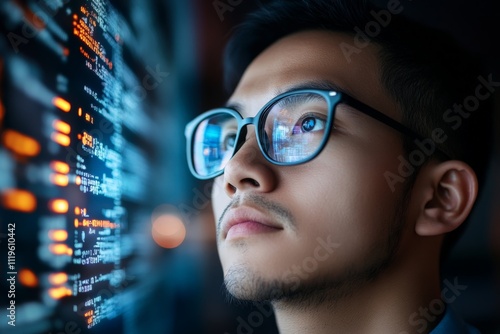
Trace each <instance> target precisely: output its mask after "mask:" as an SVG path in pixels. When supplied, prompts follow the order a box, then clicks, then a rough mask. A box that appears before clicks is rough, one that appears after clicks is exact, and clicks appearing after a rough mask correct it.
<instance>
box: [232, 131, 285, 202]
mask: <svg viewBox="0 0 500 334" xmlns="http://www.w3.org/2000/svg"><path fill="white" fill-rule="evenodd" d="M249 136H250V138H248V139H247V140H246V141H245V142H244V143H243V144H242V145H241V147H240V148H239V150H238V151H237V152H236V154H235V155H234V156H233V157H232V158H231V160H229V161H228V163H227V164H226V166H225V168H224V190H225V192H226V194H227V195H228V196H229V197H231V198H232V197H233V196H234V195H235V194H236V193H237V192H245V191H253V192H262V193H267V192H271V191H273V190H274V189H275V188H276V185H277V181H278V180H277V175H276V170H275V169H276V168H277V166H274V165H272V164H271V163H270V162H269V161H267V160H266V158H265V157H264V156H263V155H262V153H261V152H260V150H259V146H258V143H257V139H256V137H255V133H254V132H253V133H252V134H251V135H249Z"/></svg>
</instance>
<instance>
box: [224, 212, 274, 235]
mask: <svg viewBox="0 0 500 334" xmlns="http://www.w3.org/2000/svg"><path fill="white" fill-rule="evenodd" d="M281 230H283V227H282V226H281V225H280V224H278V223H275V222H274V221H272V220H271V219H269V218H268V217H266V215H264V214H263V213H262V212H260V211H258V210H256V209H253V208H250V207H238V208H235V209H232V210H231V211H229V212H227V214H226V217H224V220H223V221H222V238H223V239H225V240H234V239H239V238H246V237H250V236H252V235H257V234H268V233H276V232H279V231H281Z"/></svg>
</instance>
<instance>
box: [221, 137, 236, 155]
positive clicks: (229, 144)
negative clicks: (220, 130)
mask: <svg viewBox="0 0 500 334" xmlns="http://www.w3.org/2000/svg"><path fill="white" fill-rule="evenodd" d="M234 145H236V133H231V134H227V135H226V136H225V137H224V141H223V142H222V147H223V148H224V150H226V151H229V150H232V149H234Z"/></svg>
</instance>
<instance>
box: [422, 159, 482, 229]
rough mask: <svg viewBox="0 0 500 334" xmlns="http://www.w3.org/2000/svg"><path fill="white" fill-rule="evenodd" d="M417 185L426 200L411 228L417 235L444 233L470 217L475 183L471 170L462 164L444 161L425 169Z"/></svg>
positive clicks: (475, 179) (474, 194) (474, 198)
mask: <svg viewBox="0 0 500 334" xmlns="http://www.w3.org/2000/svg"><path fill="white" fill-rule="evenodd" d="M424 174H425V175H421V176H422V177H425V178H429V179H428V180H427V182H423V183H422V184H421V186H422V187H424V188H427V189H421V191H424V192H425V193H426V194H429V195H428V196H427V197H423V200H424V203H423V205H422V206H421V211H420V214H419V217H418V219H417V222H416V225H415V232H416V233H417V234H418V235H421V236H433V235H440V234H444V233H448V232H450V231H453V230H455V229H456V228H458V227H459V226H460V225H461V224H462V223H463V222H464V221H465V219H466V218H467V216H468V215H469V214H470V212H471V210H472V207H473V205H474V202H475V201H476V197H477V188H478V182H477V177H476V174H475V173H474V171H473V170H472V168H471V167H470V166H469V165H467V164H466V163H464V162H462V161H457V160H453V161H446V162H443V163H440V164H438V165H434V166H432V167H431V168H430V169H428V170H426V171H425V173H424Z"/></svg>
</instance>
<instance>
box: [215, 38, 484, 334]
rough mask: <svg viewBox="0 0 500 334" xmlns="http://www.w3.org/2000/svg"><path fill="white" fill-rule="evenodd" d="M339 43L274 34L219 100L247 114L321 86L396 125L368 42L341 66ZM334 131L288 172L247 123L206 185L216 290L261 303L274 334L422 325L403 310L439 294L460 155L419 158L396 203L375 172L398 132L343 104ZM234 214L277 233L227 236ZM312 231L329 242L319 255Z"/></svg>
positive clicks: (460, 184) (383, 167) (398, 146)
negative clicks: (299, 88) (242, 137)
mask: <svg viewBox="0 0 500 334" xmlns="http://www.w3.org/2000/svg"><path fill="white" fill-rule="evenodd" d="M341 42H347V43H352V37H351V36H349V35H344V34H340V33H335V32H328V31H304V32H299V33H295V34H292V35H289V36H286V37H284V38H282V39H281V40H279V41H277V42H275V43H274V44H272V45H271V46H270V47H268V48H267V49H266V50H264V51H263V52H262V53H261V54H260V55H259V56H258V57H257V58H256V59H254V61H253V62H252V63H251V64H250V65H249V66H248V68H247V70H246V71H245V73H244V75H243V77H242V78H241V80H240V83H239V85H238V86H237V88H236V90H235V91H234V93H233V95H232V96H231V98H230V99H229V104H230V105H232V104H237V105H238V106H240V108H241V110H240V113H241V114H242V116H243V117H252V116H254V115H255V114H256V113H257V112H258V111H259V110H260V108H262V106H263V105H264V104H265V103H266V102H267V101H269V100H270V99H272V98H273V97H274V96H276V95H277V93H278V92H279V91H283V90H286V89H288V88H290V87H293V86H296V85H304V84H305V83H310V82H318V81H328V82H331V83H332V84H334V85H336V86H338V87H339V88H340V89H342V90H344V91H346V92H348V93H349V94H350V95H351V96H353V97H355V98H357V99H358V100H360V101H362V102H364V103H365V104H368V105H370V106H372V107H373V108H375V109H377V110H379V111H381V112H383V113H385V114H386V115H388V116H390V117H392V118H393V119H395V120H398V121H399V120H400V119H401V113H400V111H399V109H398V106H397V104H396V103H395V102H394V100H393V99H392V98H391V97H390V96H389V94H388V93H387V92H386V90H385V88H384V87H383V85H382V84H381V82H380V79H379V78H380V70H379V68H380V63H379V60H378V59H377V51H378V47H377V46H375V45H369V46H368V47H367V48H365V49H363V51H362V52H361V53H359V54H357V55H356V56H355V57H352V61H351V62H350V63H348V62H347V60H346V58H345V57H344V56H343V54H342V52H341V49H340V48H339V44H340V43H341ZM336 126H337V128H336V130H335V131H333V132H332V134H331V136H330V138H329V141H328V143H327V145H326V147H325V148H324V150H323V151H322V152H321V153H320V155H319V156H318V157H316V158H315V159H314V160H312V161H310V162H308V163H305V164H302V165H297V166H287V167H281V166H276V165H273V164H271V163H269V162H268V161H267V160H266V159H265V158H264V157H263V156H262V154H261V153H260V152H259V149H258V145H257V142H256V138H255V134H254V129H253V127H252V126H250V127H248V134H247V139H246V141H245V143H244V145H243V146H242V147H241V149H240V150H239V151H238V152H237V153H236V154H235V156H234V157H233V158H232V159H231V160H230V161H229V162H228V164H227V166H226V168H225V172H224V174H223V175H222V176H220V177H218V178H217V179H216V181H215V184H214V190H213V207H214V213H215V218H216V222H217V244H218V251H219V255H220V259H221V263H222V267H223V270H224V275H225V282H226V286H227V289H228V291H229V292H230V293H231V294H232V295H234V296H235V297H236V298H240V299H245V300H257V301H263V300H271V302H272V304H273V307H274V309H275V313H276V318H277V322H278V326H279V329H280V332H282V333H333V332H335V333H337V332H338V333H400V332H402V331H407V332H408V333H413V332H416V330H417V329H421V328H422V327H415V325H414V324H413V325H412V324H410V322H409V317H410V315H411V314H412V313H414V312H416V311H418V310H419V307H428V305H429V303H430V301H431V300H433V299H435V298H439V297H440V282H439V251H440V246H441V243H442V239H443V235H444V234H445V233H447V232H449V231H451V230H453V229H455V228H456V227H458V226H459V225H460V224H461V223H462V222H463V220H465V218H466V217H467V215H468V213H469V212H470V209H471V207H472V204H473V202H474V200H475V196H476V194H477V181H476V179H475V175H474V173H473V171H472V170H471V169H470V167H468V166H467V165H466V164H464V163H462V162H459V161H448V162H445V163H437V162H430V163H428V164H427V165H425V166H424V167H423V168H422V170H421V171H420V172H419V174H418V176H417V178H416V180H415V185H414V186H413V188H412V190H411V193H409V196H410V197H409V198H410V200H409V201H408V202H405V201H404V199H403V198H404V194H405V187H403V186H400V187H397V188H396V191H394V192H393V191H391V189H390V187H389V186H388V184H387V181H386V179H385V178H384V177H383V175H384V172H385V171H396V170H397V168H398V164H399V161H398V159H397V157H398V156H399V155H401V154H403V147H402V141H401V135H400V134H399V132H397V131H395V130H393V129H391V128H390V127H388V126H386V125H384V124H383V123H380V122H378V121H377V120H374V119H372V118H370V117H369V116H366V115H364V114H362V113H361V112H358V111H356V110H354V109H352V108H349V107H345V106H344V107H339V108H338V111H337V116H336ZM238 210H239V212H240V213H241V212H244V213H245V214H247V215H248V214H249V215H251V216H252V217H255V220H257V221H258V220H265V221H266V223H270V224H272V225H273V226H276V227H279V228H277V229H274V230H272V231H270V232H266V233H253V234H252V233H250V234H245V235H242V236H238V237H236V238H227V237H226V236H227V235H226V233H225V230H224V228H223V226H224V224H226V223H227V221H228V220H229V219H230V218H231V215H234V214H235V212H238ZM221 216H223V217H222V218H221ZM318 238H319V239H321V240H323V241H324V242H327V243H328V242H329V243H330V245H335V247H333V246H332V247H331V249H330V252H328V251H326V250H325V249H324V248H322V249H321V250H318V247H320V248H321V245H322V242H321V241H319V240H318ZM323 244H324V243H323ZM332 249H333V250H332ZM436 323H437V320H436V321H427V325H426V328H425V330H424V331H419V332H420V333H422V332H428V331H430V330H431V329H432V328H433V327H434V326H435V325H436Z"/></svg>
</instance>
